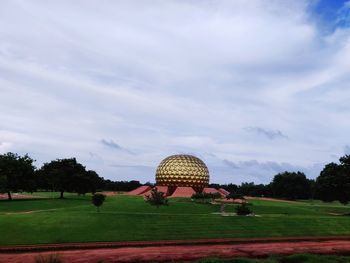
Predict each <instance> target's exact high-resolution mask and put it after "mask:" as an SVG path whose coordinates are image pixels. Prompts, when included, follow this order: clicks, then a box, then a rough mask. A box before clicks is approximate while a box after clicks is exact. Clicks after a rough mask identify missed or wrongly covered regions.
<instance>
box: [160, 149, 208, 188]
mask: <svg viewBox="0 0 350 263" xmlns="http://www.w3.org/2000/svg"><path fill="white" fill-rule="evenodd" d="M156 183H157V185H159V186H170V187H177V186H189V187H193V188H195V189H201V188H204V187H207V186H208V184H209V171H208V168H207V166H206V165H205V163H204V162H203V161H202V160H201V159H199V158H197V157H195V156H192V155H184V154H179V155H172V156H169V157H167V158H165V159H164V160H163V161H162V162H161V163H160V164H159V166H158V168H157V172H156Z"/></svg>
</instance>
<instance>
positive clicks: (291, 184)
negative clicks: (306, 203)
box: [271, 172, 311, 199]
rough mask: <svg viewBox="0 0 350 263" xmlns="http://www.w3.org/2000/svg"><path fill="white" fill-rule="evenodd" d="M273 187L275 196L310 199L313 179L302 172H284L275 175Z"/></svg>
mask: <svg viewBox="0 0 350 263" xmlns="http://www.w3.org/2000/svg"><path fill="white" fill-rule="evenodd" d="M271 188H272V191H273V194H274V196H276V197H279V198H286V199H308V198H310V193H311V181H310V180H309V179H307V178H306V176H305V174H304V173H301V172H284V173H279V174H277V175H275V177H274V178H273V180H272V183H271Z"/></svg>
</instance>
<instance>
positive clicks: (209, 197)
mask: <svg viewBox="0 0 350 263" xmlns="http://www.w3.org/2000/svg"><path fill="white" fill-rule="evenodd" d="M191 198H192V199H194V200H195V201H198V202H201V203H207V202H210V201H213V200H214V199H218V198H221V195H220V194H219V193H194V194H193V195H192V196H191Z"/></svg>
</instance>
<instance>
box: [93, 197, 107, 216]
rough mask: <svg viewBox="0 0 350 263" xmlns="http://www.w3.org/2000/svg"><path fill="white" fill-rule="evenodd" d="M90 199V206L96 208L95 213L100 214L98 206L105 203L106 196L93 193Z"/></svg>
mask: <svg viewBox="0 0 350 263" xmlns="http://www.w3.org/2000/svg"><path fill="white" fill-rule="evenodd" d="M91 199H92V204H93V205H94V206H96V208H97V212H100V206H101V205H102V204H103V202H104V201H105V199H106V196H105V195H104V194H101V193H95V194H93V196H92V198H91Z"/></svg>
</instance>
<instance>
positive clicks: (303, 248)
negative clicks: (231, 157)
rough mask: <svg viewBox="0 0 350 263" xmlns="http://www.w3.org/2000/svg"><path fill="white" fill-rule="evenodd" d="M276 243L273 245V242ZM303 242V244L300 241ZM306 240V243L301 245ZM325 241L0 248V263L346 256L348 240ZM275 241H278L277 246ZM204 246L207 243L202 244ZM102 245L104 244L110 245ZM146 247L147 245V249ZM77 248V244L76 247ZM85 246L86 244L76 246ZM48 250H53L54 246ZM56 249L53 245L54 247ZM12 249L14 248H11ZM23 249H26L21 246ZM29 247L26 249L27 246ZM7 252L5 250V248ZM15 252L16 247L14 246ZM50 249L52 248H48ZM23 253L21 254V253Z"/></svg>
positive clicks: (189, 242)
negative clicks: (42, 259)
mask: <svg viewBox="0 0 350 263" xmlns="http://www.w3.org/2000/svg"><path fill="white" fill-rule="evenodd" d="M274 239H275V240H276V241H273V240H274ZM303 239H304V241H302V240H303ZM306 239H310V240H308V241H305V240H306ZM328 239H329V240H327V239H326V238H325V237H310V238H308V237H304V238H294V239H291V240H292V241H288V239H287V238H282V239H277V238H268V239H267V241H269V242H262V241H266V240H264V239H251V241H254V242H251V243H246V242H249V239H241V240H242V243H240V242H238V239H237V240H236V241H237V242H238V243H227V242H229V240H224V239H222V240H219V239H218V240H212V242H209V241H208V240H207V241H205V240H201V241H198V243H197V244H195V241H183V244H180V241H168V242H165V243H164V242H125V243H123V244H125V246H120V247H114V248H113V247H110V248H93V246H92V245H96V244H102V243H95V244H94V243H90V244H89V245H90V248H88V247H86V249H73V248H72V247H71V249H70V250H60V251H56V252H54V251H45V252H31V253H28V252H25V253H17V254H16V253H9V252H6V251H5V250H4V248H6V247H4V246H3V247H0V248H1V249H2V250H0V252H1V253H0V262H8V263H19V262H28V263H31V262H35V258H36V257H37V256H38V255H42V256H47V255H50V254H53V253H56V254H58V255H59V256H60V257H61V258H62V259H63V260H64V262H72V263H81V262H87V263H96V262H97V261H99V260H103V262H106V263H107V262H169V261H171V262H174V261H192V260H196V259H199V258H203V257H234V256H244V257H264V256H268V255H271V254H295V253H318V254H342V255H345V254H350V237H338V239H335V237H334V238H328ZM277 240H280V241H279V242H277ZM205 242H207V243H205ZM112 243H113V242H110V243H105V244H112ZM147 244H148V245H147ZM76 245H78V244H76ZM80 245H85V246H86V245H88V244H80ZM52 246H55V245H54V244H53V245H52ZM56 246H57V245H56ZM12 247H14V246H12ZM21 247H22V248H25V247H26V246H21ZM27 247H30V246H27ZM8 248H9V247H8ZM17 248H18V246H17ZM52 249H53V247H52ZM24 251H25V250H24Z"/></svg>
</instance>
